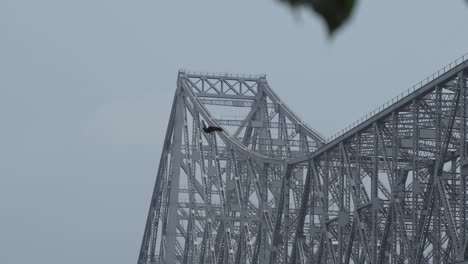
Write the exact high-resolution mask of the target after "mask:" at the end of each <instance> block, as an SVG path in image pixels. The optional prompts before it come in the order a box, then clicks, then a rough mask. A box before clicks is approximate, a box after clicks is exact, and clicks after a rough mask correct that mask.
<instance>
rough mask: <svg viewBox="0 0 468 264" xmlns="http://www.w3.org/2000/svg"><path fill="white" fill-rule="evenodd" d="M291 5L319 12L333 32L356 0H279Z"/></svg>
mask: <svg viewBox="0 0 468 264" xmlns="http://www.w3.org/2000/svg"><path fill="white" fill-rule="evenodd" d="M280 1H281V2H283V3H287V4H289V5H291V6H293V7H306V8H310V9H312V10H313V11H314V12H315V13H317V14H319V15H320V16H321V17H322V18H323V19H324V20H325V22H326V24H327V29H328V33H329V34H333V33H334V32H335V31H336V30H337V29H338V28H339V27H341V26H342V25H343V23H344V22H346V21H347V20H348V19H349V17H350V16H351V14H352V12H353V9H354V7H355V5H356V2H357V0H280ZM467 1H468V0H467Z"/></svg>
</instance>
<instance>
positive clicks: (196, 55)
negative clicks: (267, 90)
mask: <svg viewBox="0 0 468 264" xmlns="http://www.w3.org/2000/svg"><path fill="white" fill-rule="evenodd" d="M467 25H468V5H467V4H466V3H465V1H461V0H459V1H455V0H453V1H440V0H414V1H408V0H394V1H375V0H362V1H360V4H359V6H358V7H357V9H356V13H355V16H354V17H353V19H352V21H351V22H350V23H349V24H348V25H347V26H346V27H345V28H343V30H341V31H340V32H338V34H337V36H336V37H335V38H333V39H328V38H327V36H326V32H325V30H324V27H323V26H322V22H321V21H320V20H319V19H318V18H316V17H314V16H311V15H310V14H309V13H308V12H305V11H298V12H296V11H291V10H290V9H289V8H286V7H285V6H282V5H280V4H278V3H277V2H276V1H272V0H261V1H251V0H238V1H215V0H211V1H202V0H200V1H157V0H151V1H150V0H141V1H130V0H98V1H96V0H80V1H71V0H42V1H33V0H29V1H28V0H1V1H0V263H2V264H16V263H48V264H49V263H52V264H53V263H67V264H82V263H114V264H124V263H125V264H127V263H136V260H137V254H138V250H139V246H140V241H141V236H142V233H143V228H144V224H145V220H146V215H147V209H148V206H149V200H150V197H151V192H152V187H153V183H154V178H155V171H156V169H157V166H158V160H159V155H160V151H161V145H162V143H163V134H164V133H165V129H166V123H167V120H168V117H169V111H170V107H171V106H170V104H171V101H172V96H173V93H174V90H175V88H176V86H175V83H176V77H177V71H178V69H179V68H186V69H190V70H193V71H209V72H235V73H266V74H267V78H268V80H269V82H270V85H271V86H272V88H274V89H275V90H276V91H277V93H278V94H279V95H280V96H281V97H282V98H283V99H284V101H285V102H286V103H287V104H289V106H291V108H293V109H294V110H295V111H296V112H297V113H298V114H299V115H301V116H302V118H303V119H304V120H305V121H307V122H308V123H309V124H310V125H311V126H312V127H314V128H316V129H318V130H319V131H321V132H322V133H323V134H325V135H327V136H329V135H331V134H332V133H334V132H336V131H338V130H340V129H341V128H343V127H345V126H346V125H348V124H349V123H351V122H353V121H354V120H355V119H358V118H359V117H361V116H362V115H365V114H366V113H367V112H369V111H371V110H372V109H373V108H375V107H377V106H379V105H380V104H382V103H384V102H385V101H387V100H389V99H391V98H392V97H393V96H395V95H397V94H398V93H400V92H402V91H404V90H406V89H407V88H409V87H410V86H411V85H413V84H414V83H416V82H419V81H420V80H422V79H423V78H425V77H426V75H429V74H431V73H432V72H433V71H436V70H437V69H438V68H440V67H441V66H444V65H445V64H447V63H449V62H450V61H451V60H453V59H456V58H457V57H459V56H461V55H462V54H464V53H466V52H468V32H467V30H468V28H467Z"/></svg>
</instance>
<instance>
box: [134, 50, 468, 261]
mask: <svg viewBox="0 0 468 264" xmlns="http://www.w3.org/2000/svg"><path fill="white" fill-rule="evenodd" d="M229 114H230V116H229ZM233 114H234V115H235V116H233ZM202 120H204V121H205V122H206V123H207V124H208V125H210V126H220V127H222V128H224V132H214V133H205V132H203V130H202V125H201V123H202V122H201V121H202ZM467 121H468V56H464V57H462V58H460V59H458V60H456V61H455V62H452V63H451V64H450V65H448V66H446V67H445V68H443V69H441V70H439V71H438V72H436V73H435V74H433V75H431V76H430V77H428V78H427V79H425V80H424V81H422V82H420V83H419V84H418V85H416V86H414V87H412V88H411V89H410V90H408V91H406V92H404V93H403V94H401V95H400V96H398V97H396V98H395V99H393V100H391V101H390V102H388V103H386V104H385V105H384V106H382V107H380V108H378V109H376V110H375V111H373V112H372V113H371V114H369V115H367V116H366V117H364V118H363V119H361V120H359V121H358V122H356V123H354V124H352V125H351V126H349V127H348V128H346V129H345V130H343V131H341V132H340V133H338V134H337V135H335V136H333V137H331V138H329V139H324V137H323V136H321V135H320V134H319V133H318V132H316V131H315V130H313V129H312V128H310V127H309V126H307V125H306V124H305V123H304V122H303V121H302V120H301V119H300V118H299V117H298V116H297V115H296V114H295V113H294V112H293V111H292V110H291V109H290V108H289V107H287V106H286V105H285V104H284V103H283V102H282V101H281V99H280V98H279V97H278V96H277V95H276V94H275V92H274V91H273V90H272V89H271V88H270V86H269V84H268V83H267V81H266V78H265V76H233V75H229V74H196V73H188V72H184V71H180V72H179V76H178V79H177V90H176V93H175V97H174V102H173V105H172V111H171V115H170V119H169V124H168V127H167V132H166V137H165V141H164V146H163V150H162V155H161V160H160V162H159V169H158V171H157V176H156V183H155V186H154V191H153V195H152V198H151V205H150V208H149V213H148V218H147V221H146V227H145V231H144V235H143V240H142V244H141V249H140V253H139V258H138V264H147V263H171V264H172V263H212V264H214V263H249V264H250V263H252V264H253V263H255V264H256V263H259V264H260V263H262V264H263V263H268V264H273V263H291V264H295V263H301V264H302V263H304V264H305V263H333V264H339V263H352V264H357V263H370V264H375V263H409V264H413V263H465V262H464V260H466V259H468V250H467V241H468V232H467V230H468V202H467V201H468V200H467V197H468V196H467V195H468V179H467V177H468V157H467V155H468V151H467V135H468V131H467V129H468V126H467Z"/></svg>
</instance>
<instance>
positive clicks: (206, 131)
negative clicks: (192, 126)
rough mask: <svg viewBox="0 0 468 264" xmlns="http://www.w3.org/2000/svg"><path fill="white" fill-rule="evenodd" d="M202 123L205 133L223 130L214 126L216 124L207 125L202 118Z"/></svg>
mask: <svg viewBox="0 0 468 264" xmlns="http://www.w3.org/2000/svg"><path fill="white" fill-rule="evenodd" d="M202 123H203V131H204V132H205V133H212V132H214V131H219V132H223V131H224V130H223V129H222V128H220V127H216V126H209V127H207V126H206V124H205V121H203V120H202Z"/></svg>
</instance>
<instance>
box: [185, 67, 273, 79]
mask: <svg viewBox="0 0 468 264" xmlns="http://www.w3.org/2000/svg"><path fill="white" fill-rule="evenodd" d="M179 73H185V74H187V75H193V76H194V77H196V76H197V77H202V76H203V77H215V78H219V77H226V78H239V79H259V78H265V76H266V75H265V74H243V73H230V72H195V71H188V70H186V69H180V70H179Z"/></svg>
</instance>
